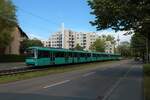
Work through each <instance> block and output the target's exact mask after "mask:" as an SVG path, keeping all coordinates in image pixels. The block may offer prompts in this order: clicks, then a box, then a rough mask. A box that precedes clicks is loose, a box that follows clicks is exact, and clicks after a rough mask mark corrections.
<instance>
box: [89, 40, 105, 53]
mask: <svg viewBox="0 0 150 100" xmlns="http://www.w3.org/2000/svg"><path fill="white" fill-rule="evenodd" d="M90 50H92V51H97V52H104V51H105V40H104V39H102V38H98V39H96V41H95V42H94V43H93V44H92V45H91V46H90Z"/></svg>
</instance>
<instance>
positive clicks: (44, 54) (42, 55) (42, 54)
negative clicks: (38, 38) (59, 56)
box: [38, 51, 50, 58]
mask: <svg viewBox="0 0 150 100" xmlns="http://www.w3.org/2000/svg"><path fill="white" fill-rule="evenodd" d="M38 57H39V58H48V57H50V53H49V51H38Z"/></svg>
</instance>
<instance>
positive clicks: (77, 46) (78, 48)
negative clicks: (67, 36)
mask: <svg viewBox="0 0 150 100" xmlns="http://www.w3.org/2000/svg"><path fill="white" fill-rule="evenodd" d="M74 49H75V50H83V47H81V46H80V45H79V44H77V45H76V47H75V48H74Z"/></svg>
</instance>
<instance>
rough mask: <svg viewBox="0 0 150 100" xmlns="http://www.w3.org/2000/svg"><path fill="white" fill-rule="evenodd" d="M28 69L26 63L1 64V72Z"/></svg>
mask: <svg viewBox="0 0 150 100" xmlns="http://www.w3.org/2000/svg"><path fill="white" fill-rule="evenodd" d="M20 67H26V64H25V62H12V63H9V62H8V63H0V70H5V69H6V70H7V69H13V68H20Z"/></svg>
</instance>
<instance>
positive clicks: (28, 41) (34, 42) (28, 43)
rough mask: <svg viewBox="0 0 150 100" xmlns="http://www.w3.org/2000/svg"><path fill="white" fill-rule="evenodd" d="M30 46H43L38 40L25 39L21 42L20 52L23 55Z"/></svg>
mask: <svg viewBox="0 0 150 100" xmlns="http://www.w3.org/2000/svg"><path fill="white" fill-rule="evenodd" d="M31 46H43V44H42V42H41V41H40V40H38V39H26V40H24V41H22V42H21V47H20V52H21V53H24V51H25V50H26V49H27V48H28V47H31Z"/></svg>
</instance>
